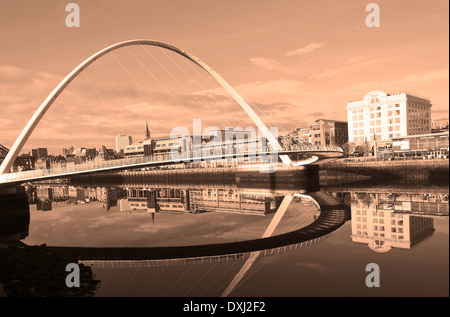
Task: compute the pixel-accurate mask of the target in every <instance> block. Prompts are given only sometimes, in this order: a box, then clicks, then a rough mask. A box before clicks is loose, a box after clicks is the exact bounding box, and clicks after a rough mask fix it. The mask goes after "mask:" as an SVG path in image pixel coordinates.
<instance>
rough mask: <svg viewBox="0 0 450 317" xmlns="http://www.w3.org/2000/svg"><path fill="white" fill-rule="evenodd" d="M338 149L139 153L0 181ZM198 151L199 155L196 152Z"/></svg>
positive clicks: (13, 175) (4, 176) (6, 176)
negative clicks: (140, 155)
mask: <svg viewBox="0 0 450 317" xmlns="http://www.w3.org/2000/svg"><path fill="white" fill-rule="evenodd" d="M341 152H342V149H340V148H338V147H302V148H294V149H291V150H286V151H278V152H261V151H258V152H246V153H231V154H214V155H208V156H205V155H203V156H202V155H201V154H204V153H194V155H193V156H192V157H182V156H180V155H178V154H175V155H174V154H166V155H157V156H142V157H134V158H125V159H117V160H110V161H99V162H86V163H82V164H78V165H72V166H67V167H60V168H52V169H40V170H32V171H23V172H17V173H7V174H2V175H0V185H1V184H14V183H22V182H29V181H40V180H45V179H50V178H64V177H69V176H72V175H77V174H87V173H98V172H104V171H114V170H124V169H134V168H145V167H152V166H160V165H172V164H178V163H189V162H201V161H215V160H230V161H231V160H232V159H233V158H237V159H244V158H254V159H257V158H258V159H266V160H269V161H273V160H274V157H273V156H275V157H276V158H278V156H280V155H290V154H319V153H324V154H327V153H328V154H329V153H338V154H341ZM196 154H199V155H196Z"/></svg>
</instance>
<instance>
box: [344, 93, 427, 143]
mask: <svg viewBox="0 0 450 317" xmlns="http://www.w3.org/2000/svg"><path fill="white" fill-rule="evenodd" d="M431 106H432V104H431V102H430V100H428V99H426V98H422V97H418V96H415V95H412V94H409V93H395V94H386V93H385V92H382V91H378V90H375V91H371V92H369V93H367V94H366V95H365V96H364V98H363V99H362V100H358V101H352V102H349V103H348V104H347V116H348V138H349V142H354V143H356V144H362V143H364V142H366V141H367V142H369V143H373V142H374V141H377V140H388V139H391V138H393V137H399V136H406V135H415V134H425V133H430V132H431Z"/></svg>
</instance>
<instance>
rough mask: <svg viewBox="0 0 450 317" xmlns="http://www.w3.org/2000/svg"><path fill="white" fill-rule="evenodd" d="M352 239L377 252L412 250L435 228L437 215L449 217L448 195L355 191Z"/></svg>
mask: <svg viewBox="0 0 450 317" xmlns="http://www.w3.org/2000/svg"><path fill="white" fill-rule="evenodd" d="M351 209H352V236H351V237H352V241H353V242H358V243H367V244H368V246H369V247H370V248H371V249H372V250H374V251H376V252H387V251H389V250H391V248H401V249H411V248H412V247H414V246H416V245H417V244H419V243H420V242H422V241H424V240H426V239H427V238H429V237H431V236H432V235H433V233H434V231H435V229H434V220H433V218H431V217H433V216H436V217H441V216H444V217H445V216H447V217H448V194H432V193H430V194H408V193H404V194H392V193H361V192H353V193H351Z"/></svg>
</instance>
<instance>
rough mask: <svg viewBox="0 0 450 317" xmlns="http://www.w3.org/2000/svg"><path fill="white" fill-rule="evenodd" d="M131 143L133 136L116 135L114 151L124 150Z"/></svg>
mask: <svg viewBox="0 0 450 317" xmlns="http://www.w3.org/2000/svg"><path fill="white" fill-rule="evenodd" d="M131 144H133V138H132V137H131V136H130V135H126V134H121V135H118V136H116V152H117V153H120V152H121V151H123V152H125V149H126V147H127V146H128V145H131Z"/></svg>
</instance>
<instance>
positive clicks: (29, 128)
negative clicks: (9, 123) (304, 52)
mask: <svg viewBox="0 0 450 317" xmlns="http://www.w3.org/2000/svg"><path fill="white" fill-rule="evenodd" d="M132 45H149V46H157V47H161V48H164V49H167V50H170V51H173V52H175V53H177V54H179V55H181V56H183V57H185V58H186V59H188V60H189V61H191V62H193V63H194V64H196V65H197V66H199V67H200V68H202V69H203V70H205V71H206V72H207V73H208V74H209V75H211V76H212V77H213V78H214V79H215V80H216V81H217V82H218V83H219V84H220V85H221V86H222V87H223V88H225V90H226V91H227V92H228V93H229V94H230V95H231V96H232V97H233V98H234V99H235V100H236V101H237V103H238V104H239V105H240V106H241V107H242V108H243V109H244V111H245V112H246V113H247V114H248V115H249V116H250V118H251V119H252V120H253V122H254V123H255V124H256V126H257V127H258V128H259V129H260V131H261V133H262V134H263V135H264V137H266V139H267V140H269V142H270V144H274V145H276V146H277V147H278V149H281V146H280V144H279V143H278V140H277V139H276V138H275V137H274V136H273V135H272V134H271V133H270V131H269V129H268V128H267V127H266V125H265V124H264V123H263V122H262V120H261V119H260V118H259V117H258V115H257V114H256V113H255V112H254V111H253V109H252V108H251V107H250V106H249V104H248V103H247V102H246V101H245V100H244V98H242V97H241V95H239V94H238V93H237V92H236V91H235V90H234V89H233V87H231V85H230V84H228V83H227V82H226V81H225V80H224V79H223V78H222V77H221V76H220V75H219V74H217V73H216V72H215V71H214V70H213V69H212V68H211V67H209V66H208V65H207V64H206V63H204V62H203V61H201V60H200V59H198V58H197V57H195V56H194V55H192V54H190V53H188V52H186V51H184V50H182V49H180V48H178V47H175V46H173V45H171V44H168V43H165V42H160V41H154V40H147V39H136V40H128V41H123V42H119V43H116V44H113V45H111V46H108V47H106V48H104V49H102V50H100V51H98V52H97V53H95V54H93V55H92V56H90V57H89V58H88V59H86V60H85V61H83V62H82V63H81V64H79V65H78V66H77V67H76V68H75V69H74V70H72V72H70V73H69V74H68V75H67V76H66V77H65V78H64V79H63V80H62V81H61V82H60V83H59V84H58V86H56V87H55V89H54V90H53V91H52V92H51V93H50V95H48V97H47V98H46V99H45V100H44V102H43V103H42V104H41V105H40V107H39V108H38V109H37V110H36V112H35V113H34V115H33V117H31V119H30V120H29V121H28V123H27V125H26V126H25V128H24V129H23V130H22V132H21V134H20V135H19V137H18V138H17V140H16V141H15V142H14V144H13V146H12V147H11V150H10V151H9V153H8V155H7V156H6V157H5V159H4V161H3V163H2V164H1V166H0V174H4V173H7V172H8V171H9V169H10V168H11V166H12V164H13V163H14V161H15V159H16V158H17V156H18V155H19V152H20V151H21V150H22V148H23V146H24V145H25V143H26V142H27V140H28V138H29V137H30V135H31V133H32V132H33V130H34V129H35V128H36V126H37V124H38V123H39V121H40V120H41V118H42V117H43V116H44V114H45V113H46V111H47V110H48V109H49V108H50V106H51V105H52V104H53V102H54V101H55V100H56V98H58V96H59V95H60V94H61V93H62V92H63V91H64V89H65V88H66V87H67V86H68V85H69V84H70V82H71V81H72V80H73V79H75V78H76V77H77V76H78V75H79V74H80V73H81V72H82V71H83V70H84V69H86V68H87V67H88V66H89V65H90V64H92V63H93V62H95V61H96V60H97V59H99V58H101V57H102V56H103V55H106V54H108V53H109V52H112V51H114V50H117V49H119V48H122V47H125V46H132ZM280 158H281V159H282V161H283V163H285V164H290V159H289V157H287V156H285V155H281V156H280Z"/></svg>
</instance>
